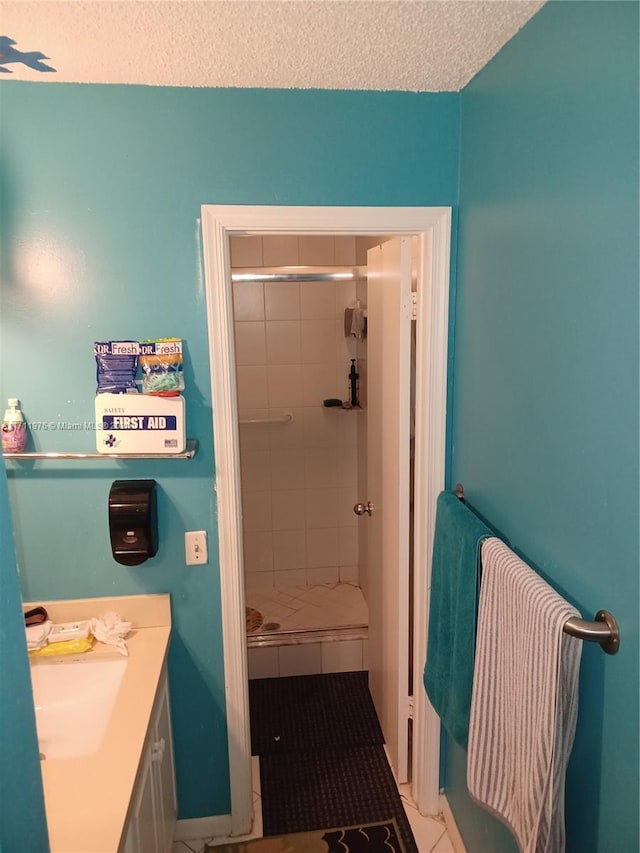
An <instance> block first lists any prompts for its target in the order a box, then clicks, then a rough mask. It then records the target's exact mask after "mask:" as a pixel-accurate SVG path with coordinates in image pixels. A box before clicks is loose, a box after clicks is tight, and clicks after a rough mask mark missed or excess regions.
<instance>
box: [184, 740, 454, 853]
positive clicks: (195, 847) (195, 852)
mask: <svg viewBox="0 0 640 853" xmlns="http://www.w3.org/2000/svg"><path fill="white" fill-rule="evenodd" d="M259 761H260V759H259V758H257V757H256V756H254V757H253V758H252V768H253V808H254V821H253V832H252V833H251V835H247V836H243V838H236V839H234V840H235V841H242V840H246V839H249V838H261V837H262V805H261V803H262V800H261V792H260V764H259ZM409 789H410V786H409V785H400V786H399V788H398V790H399V791H400V797H401V798H402V802H403V804H404V809H405V812H406V813H407V817H408V818H409V823H410V824H411V830H412V832H413V835H414V838H415V840H416V844H417V846H418V850H419V853H459V851H456V850H455V848H454V846H453V844H452V843H451V839H450V837H449V833H448V832H447V829H446V826H445V823H444V819H443V818H442V817H441V816H439V817H437V818H432V817H422V815H420V814H419V812H418V810H417V808H416V806H415V803H414V802H413V800H412V799H411V793H410V790H409ZM226 841H227V839H224V838H219V839H216V838H201V839H198V840H195V839H194V840H193V841H176V842H174V844H173V851H172V853H202V851H203V850H204V848H205V845H206V844H211V845H213V846H214V847H215V845H216V843H217V844H224V843H225V842H226Z"/></svg>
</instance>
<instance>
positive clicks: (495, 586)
mask: <svg viewBox="0 0 640 853" xmlns="http://www.w3.org/2000/svg"><path fill="white" fill-rule="evenodd" d="M571 616H578V617H580V614H579V613H578V611H577V610H576V609H575V608H574V607H572V606H571V605H570V604H568V603H567V602H566V601H565V600H564V599H563V598H562V597H561V596H560V595H558V593H557V592H555V590H553V589H552V588H551V587H550V586H549V584H547V583H546V582H545V581H544V580H543V579H542V578H541V577H540V576H539V575H538V574H536V573H535V572H534V571H533V570H532V569H531V568H529V566H527V565H526V563H524V562H523V561H522V560H520V559H519V557H517V556H516V555H515V554H514V553H513V552H512V551H510V550H509V548H507V546H506V545H505V544H504V543H503V542H501V541H500V540H499V539H495V538H493V539H488V540H486V541H485V542H483V543H482V588H481V590H480V609H479V614H478V640H477V648H476V664H475V673H474V684H473V699H472V703H471V722H470V727H469V751H468V755H467V785H468V788H469V792H470V794H471V796H472V797H473V799H474V800H476V802H478V803H479V804H480V805H481V806H483V807H484V808H486V809H487V810H488V811H490V812H491V813H492V814H494V815H495V816H496V817H498V818H500V820H502V821H503V822H504V823H505V824H506V825H507V826H508V827H509V828H510V829H511V831H512V832H513V834H514V836H515V838H516V841H517V842H518V845H519V847H520V850H521V851H522V853H562V851H563V850H564V849H565V836H564V780H565V774H566V768H567V763H568V761H569V754H570V752H571V747H572V745H573V736H574V734H575V727H576V718H577V714H578V670H579V667H580V655H581V653H582V640H579V639H577V638H575V637H571V636H569V635H568V634H565V633H563V630H562V626H563V625H564V623H565V622H566V621H567V619H569V618H570V617H571Z"/></svg>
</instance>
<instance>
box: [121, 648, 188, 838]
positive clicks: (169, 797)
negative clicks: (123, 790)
mask: <svg viewBox="0 0 640 853" xmlns="http://www.w3.org/2000/svg"><path fill="white" fill-rule="evenodd" d="M129 814H130V816H129V822H128V825H127V827H126V830H125V833H124V836H123V837H124V845H122V846H121V851H122V853H170V851H171V848H172V846H173V834H174V831H175V826H176V786H175V773H174V766H173V741H172V738H171V714H170V710H169V688H168V680H167V670H166V664H165V667H164V669H163V672H162V676H161V678H160V685H159V688H158V694H157V699H156V702H155V705H154V708H153V712H152V714H151V720H150V723H149V730H148V732H147V740H146V744H145V749H144V753H143V756H142V761H141V766H140V769H139V773H138V779H137V782H136V787H135V789H134V792H133V797H132V807H131V810H130V813H129Z"/></svg>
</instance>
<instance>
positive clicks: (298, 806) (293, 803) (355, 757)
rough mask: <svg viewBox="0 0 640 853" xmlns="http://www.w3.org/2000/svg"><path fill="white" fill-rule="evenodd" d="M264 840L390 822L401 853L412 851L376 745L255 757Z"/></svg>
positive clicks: (406, 826) (392, 785) (404, 820)
mask: <svg viewBox="0 0 640 853" xmlns="http://www.w3.org/2000/svg"><path fill="white" fill-rule="evenodd" d="M260 783H261V789H262V825H263V832H264V835H265V836H269V835H279V834H285V833H293V832H307V831H309V830H312V829H318V828H321V827H326V826H355V825H356V824H363V823H375V822H380V821H387V820H391V819H392V818H395V820H396V823H397V825H398V828H399V831H400V835H401V837H402V840H403V842H404V845H405V847H406V849H407V853H418V848H417V846H416V843H415V840H414V838H413V834H412V832H411V826H410V824H409V820H408V818H407V816H406V813H405V811H404V808H403V806H402V800H401V799H400V794H399V793H398V789H397V787H396V783H395V780H394V778H393V774H392V772H391V768H390V767H389V763H388V761H387V757H386V755H385V752H384V748H383V747H382V746H355V747H348V748H344V749H314V750H307V751H305V752H283V753H281V754H277V755H273V754H271V755H262V756H261V757H260Z"/></svg>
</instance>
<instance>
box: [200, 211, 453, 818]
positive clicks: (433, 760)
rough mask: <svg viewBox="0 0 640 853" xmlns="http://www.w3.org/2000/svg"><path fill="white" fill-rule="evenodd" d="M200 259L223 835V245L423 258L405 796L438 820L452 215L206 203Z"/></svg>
mask: <svg viewBox="0 0 640 853" xmlns="http://www.w3.org/2000/svg"><path fill="white" fill-rule="evenodd" d="M202 232H203V259H204V273H205V291H206V298H207V319H208V332H209V359H210V365H211V393H212V403H213V405H212V410H213V433H214V453H215V491H216V496H217V503H218V536H219V556H220V595H221V605H222V631H223V636H224V673H225V676H224V677H225V696H226V715H227V730H228V744H229V773H230V787H231V821H230V827H231V831H230V835H241V834H244V833H246V832H248V831H249V828H250V826H251V821H252V815H253V803H252V793H251V791H252V787H251V761H250V756H251V737H250V732H249V702H248V675H247V644H246V620H245V610H244V607H245V601H244V572H243V560H242V504H241V491H240V463H239V460H240V452H239V441H238V411H237V394H236V374H235V355H234V335H233V309H232V295H231V267H230V259H229V239H228V238H229V237H230V236H238V235H243V236H248V235H257V234H261V235H269V234H272V235H277V234H318V235H323V234H324V235H353V234H362V235H389V236H395V235H398V236H402V235H416V236H417V237H418V239H419V246H420V262H419V264H418V271H417V277H418V280H417V290H418V294H419V299H418V310H417V351H416V447H415V471H416V477H415V492H414V519H415V523H414V528H415V539H414V555H415V556H414V590H415V591H416V593H418V594H416V595H415V598H414V655H413V658H414V673H413V682H414V708H413V756H412V758H413V761H412V765H413V780H412V788H413V791H412V793H413V796H414V799H415V801H416V803H417V805H418V807H419V810H420V811H421V812H422V813H423V814H436V813H437V812H438V777H439V752H440V723H439V719H438V717H437V716H436V714H435V712H434V711H433V709H432V708H431V705H430V704H429V702H428V700H427V697H426V693H425V691H424V689H422V669H423V664H424V656H425V650H426V637H427V622H428V614H429V591H430V587H431V581H430V578H431V552H432V543H433V533H434V527H435V507H436V498H437V496H438V494H439V492H440V491H441V490H442V489H443V488H444V474H445V442H446V438H445V433H446V389H447V344H448V325H449V265H450V238H451V209H450V208H448V207H447V208H445V207H266V206H265V207H262V206H236V205H230V206H227V205H203V206H202Z"/></svg>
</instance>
